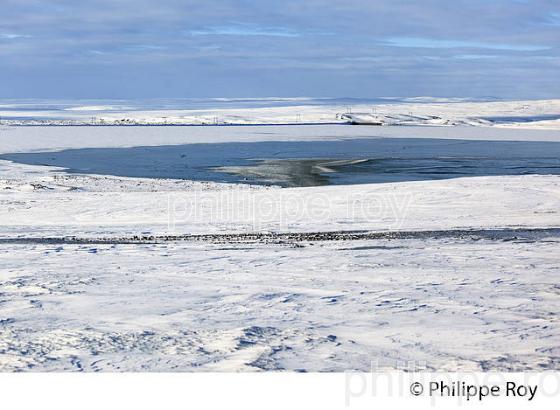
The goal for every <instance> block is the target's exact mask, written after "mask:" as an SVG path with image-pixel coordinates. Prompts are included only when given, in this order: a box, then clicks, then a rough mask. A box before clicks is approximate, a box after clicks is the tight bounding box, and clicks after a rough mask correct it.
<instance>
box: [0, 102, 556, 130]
mask: <svg viewBox="0 0 560 410" xmlns="http://www.w3.org/2000/svg"><path fill="white" fill-rule="evenodd" d="M220 102H221V105H220V104H219V103H220ZM0 120H1V121H2V123H4V124H13V125H15V124H27V125H33V124H35V125H48V124H50V125H156V124H157V125H166V124H177V125H225V124H238V125H243V124H298V123H306V124H324V123H328V124H331V123H341V124H342V123H349V122H354V123H376V124H383V125H436V126H456V125H462V126H496V127H508V128H517V127H521V128H544V129H559V128H560V100H535V101H502V100H490V101H471V100H466V99H463V100H462V99H442V98H427V97H425V98H392V99H377V100H370V101H368V100H337V99H310V98H308V99H306V98H296V99H260V100H259V99H252V100H245V101H244V100H241V101H240V100H234V101H231V102H229V101H227V100H224V101H218V100H208V101H200V102H198V103H197V102H193V101H181V100H179V101H173V102H172V103H169V102H168V103H164V102H153V101H152V102H145V103H143V104H134V103H132V102H129V101H121V102H103V101H101V102H96V101H84V102H82V103H81V104H80V103H76V102H74V103H69V102H60V103H58V104H55V103H43V104H40V103H37V102H26V101H13V102H5V103H2V104H0Z"/></svg>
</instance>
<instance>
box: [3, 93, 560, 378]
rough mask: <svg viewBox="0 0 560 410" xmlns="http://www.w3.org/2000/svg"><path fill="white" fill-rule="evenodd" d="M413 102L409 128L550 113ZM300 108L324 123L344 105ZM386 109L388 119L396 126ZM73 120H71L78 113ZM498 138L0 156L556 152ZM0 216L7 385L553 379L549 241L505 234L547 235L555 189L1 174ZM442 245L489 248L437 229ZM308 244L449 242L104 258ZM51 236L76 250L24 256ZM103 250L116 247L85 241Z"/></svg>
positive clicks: (357, 130) (7, 130) (247, 137)
mask: <svg viewBox="0 0 560 410" xmlns="http://www.w3.org/2000/svg"><path fill="white" fill-rule="evenodd" d="M411 104H415V105H414V106H415V107H417V109H418V112H417V111H414V112H413V113H414V115H431V114H429V112H431V113H433V112H434V111H435V109H436V108H437V109H438V110H439V111H438V112H439V114H441V113H442V112H444V111H445V112H446V113H448V114H446V115H449V116H451V113H456V114H453V115H457V116H458V117H459V116H462V117H461V118H466V117H469V118H470V117H471V114H469V115H467V116H465V112H466V110H467V108H466V107H470V108H468V109H469V110H470V111H469V112H470V113H473V114H472V115H473V116H474V117H476V118H482V117H508V116H510V115H511V113H512V110H513V108H512V107H523V106H527V108H526V109H525V111H526V112H527V116H531V115H533V116H536V115H537V114H539V115H553V114H554V110H555V108H554V107H556V110H557V111H556V112H559V111H560V110H559V109H558V108H560V106H558V103H557V102H555V101H552V102H515V103H507V104H510V105H509V106H507V107H506V106H505V105H503V104H506V103H503V102H496V103H490V102H484V103H474V102H468V103H467V102H445V103H444V102H437V103H435V102H433V101H429V102H407V103H406V104H405V105H406V106H407V107H408V105H411ZM477 104H478V105H477ZM493 104H496V105H493ZM499 104H502V105H500V106H498V105H499ZM514 104H518V105H514ZM555 104H556V106H555ZM300 107H301V106H299V107H298V108H300ZM305 107H307V108H306V109H308V110H309V111H308V112H309V113H311V112H312V111H313V110H317V112H319V111H320V112H321V113H323V114H321V115H326V116H327V114H328V115H331V114H332V113H335V114H336V111H337V110H338V109H339V108H340V107H332V106H328V105H327V106H314V105H313V106H305ZM305 107H304V108H305ZM398 107H399V104H392V105H391V106H390V108H389V106H387V107H386V108H387V110H389V109H390V110H395V111H394V112H395V113H400V114H402V115H410V113H409V111H410V110H409V108H406V109H405V108H403V107H404V105H402V104H401V106H400V108H398ZM500 107H501V108H500ZM78 108H79V107H78ZM78 108H76V107H74V108H73V109H71V110H68V112H71V113H82V110H80V109H78ZM95 108H96V109H99V111H101V112H103V113H106V112H108V107H107V106H104V107H95ZM91 109H92V107H89V108H87V109H84V110H85V111H88V110H91ZM230 109H232V108H228V110H230ZM292 109H294V107H293V106H290V107H275V108H262V107H260V108H247V110H251V113H250V114H247V113H242V114H240V115H241V116H242V117H243V118H251V121H255V122H267V121H263V119H264V118H265V116H264V115H265V114H264V113H265V112H269V113H268V114H266V115H270V118H271V119H274V121H272V120H271V121H269V122H282V121H284V120H281V119H282V118H288V117H287V116H286V117H282V116H283V115H284V114H283V113H285V112H287V111H289V110H292ZM384 109H385V108H384ZM399 109H400V111H399ZM424 109H425V110H426V111H425V112H424V111H422V112H420V110H424ZM222 110H223V109H222ZM266 110H268V111H266ZM330 110H332V112H331V111H330ZM378 110H380V109H379V108H378ZM500 110H502V111H500ZM238 111H239V110H237V111H236V112H238ZM300 111H302V112H303V110H300ZM514 111H515V110H514ZM134 112H135V115H138V116H139V117H138V118H141V117H142V115H144V114H143V113H142V112H140V111H134ZM459 112H460V113H461V114H459ZM255 113H258V115H263V117H258V118H257V117H256V115H257V114H255ZM475 113H476V115H475ZM35 114H36V112H35ZM152 114H153V112H151V114H150V115H152ZM400 114H399V115H400ZM80 115H81V114H80ZM104 115H105V114H104ZM119 115H120V113H119ZM158 115H159V114H158ZM165 115H174V113H166V114H165ZM236 115H237V114H236ZM290 115H292V114H290ZM305 115H307V114H305ZM309 115H315V114H309ZM434 115H438V113H435V114H434ZM440 116H441V115H440ZM301 117H302V119H301V122H308V119H307V117H305V116H304V114H303V113H302V114H301ZM142 118H144V117H142ZM309 118H311V117H309ZM313 118H315V117H313ZM325 118H326V117H325ZM548 122H550V120H548ZM552 122H553V123H554V120H552ZM471 124H474V122H472V123H471ZM481 124H482V123H481ZM508 124H509V126H512V124H513V125H514V127H513V128H506V127H502V126H491V127H490V126H486V125H487V124H482V125H484V126H480V127H478V126H477V127H425V126H424V127H373V126H360V127H357V126H356V127H354V126H339V125H313V126H303V125H300V126H263V127H259V126H248V127H242V126H239V127H51V126H47V127H15V126H6V125H3V126H0V154H6V153H14V152H33V151H58V150H62V149H68V148H88V147H89V148H93V147H133V146H147V145H151V146H156V145H175V144H191V143H209V144H211V143H221V142H235V141H237V142H240V141H244V142H251V141H296V140H297V141H300V140H306V141H320V140H325V139H329V140H330V139H344V138H383V137H391V138H403V137H407V138H411V137H415V138H445V139H449V140H450V141H460V140H480V141H484V140H494V141H533V142H537V141H543V142H558V143H559V144H560V130H554V129H544V128H546V127H549V126H550V124H549V125H547V126H546V127H543V126H542V124H539V121H537V122H532V123H524V127H527V126H529V125H531V126H532V127H533V128H534V129H525V128H522V126H521V125H520V124H521V123H515V124H514V123H513V122H509V123H508ZM516 124H517V125H519V126H517V125H516ZM555 127H557V124H556V125H555V124H552V126H551V128H555ZM458 149H461V146H460V145H459V146H458ZM0 204H1V207H0V226H1V227H0V369H1V370H4V371H12V370H82V369H83V370H121V371H126V370H138V371H141V370H151V371H158V370H180V371H199V370H200V371H212V370H218V371H228V370H259V369H265V370H279V369H286V370H301V371H343V370H349V369H358V370H368V369H369V368H370V365H371V362H372V361H373V362H378V363H379V364H380V365H381V366H382V367H387V368H395V367H398V366H399V365H401V366H402V363H403V362H405V361H410V360H416V361H420V362H422V363H424V364H425V365H426V366H427V367H428V368H430V369H435V370H458V369H461V370H489V369H494V370H527V369H530V370H543V369H555V370H558V369H560V326H559V323H558V313H559V310H560V288H559V286H558V278H559V276H558V272H559V271H560V259H558V257H557V255H558V254H559V253H560V252H559V251H560V246H559V245H560V237H558V234H557V232H556V231H543V232H544V234H542V235H540V236H538V237H526V235H524V234H522V233H521V234H516V233H515V232H517V231H512V229H530V228H540V229H543V228H544V229H547V228H558V227H560V176H555V175H520V176H496V177H476V178H457V179H447V180H441V181H419V182H402V183H388V184H365V185H349V186H323V187H307V188H285V189H281V188H278V187H262V186H261V187H256V186H249V185H233V184H219V183H214V182H201V181H198V182H197V181H182V180H171V179H169V180H163V179H159V180H158V179H142V178H126V177H115V176H109V175H107V176H105V175H86V174H67V173H65V172H64V171H63V170H62V169H53V168H52V167H45V166H31V165H23V164H15V163H12V162H9V161H0ZM458 229H482V230H488V231H489V232H493V231H496V232H498V231H500V232H505V234H504V235H503V236H500V237H496V238H493V237H484V236H482V237H476V236H475V237H473V236H469V235H467V236H465V235H453V233H452V232H451V233H449V232H448V231H452V230H458ZM320 231H323V232H333V231H368V232H369V231H373V232H393V231H438V232H448V233H447V234H446V235H444V236H438V235H434V236H431V235H430V234H427V235H426V237H425V238H421V239H420V238H399V237H394V238H391V237H388V238H380V239H360V240H335V241H311V240H306V239H303V240H282V241H272V242H270V243H265V242H262V241H259V240H252V241H240V242H239V241H234V242H228V241H227V240H224V241H218V242H216V241H210V242H190V241H165V240H162V241H160V242H159V243H136V244H125V243H120V242H122V241H121V240H122V239H123V238H124V239H127V238H128V239H131V238H133V237H135V236H150V235H183V234H208V233H216V234H220V233H258V232H260V233H269V232H320ZM52 237H57V238H62V237H73V238H77V239H79V240H83V243H72V241H68V243H64V238H62V239H61V240H60V241H59V242H58V243H56V244H53V243H48V242H41V240H40V238H52ZM18 238H19V240H20V242H19V243H17V241H15V239H18ZM28 239H29V241H28V242H27V243H25V241H26V240H28ZM31 239H33V241H31ZM100 239H103V240H104V241H105V240H107V239H109V241H111V239H114V241H115V243H114V244H102V243H95V242H96V240H98V242H103V241H99V240H100ZM87 241H90V242H91V243H87ZM78 242H79V241H78Z"/></svg>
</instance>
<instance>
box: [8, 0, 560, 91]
mask: <svg viewBox="0 0 560 410" xmlns="http://www.w3.org/2000/svg"><path fill="white" fill-rule="evenodd" d="M272 96H274V97H294V96H308V97H356V98H374V97H381V96H385V97H410V96H437V97H497V98H507V99H512V98H560V1H558V0H535V1H530V0H453V1H449V0H422V1H418V0H416V1H401V0H390V1H389V0H386V1H381V0H282V1H272V0H259V1H257V0H80V1H76V0H0V99H12V98H16V99H18V98H41V99H96V98H100V99H120V98H122V99H149V98H204V97H272Z"/></svg>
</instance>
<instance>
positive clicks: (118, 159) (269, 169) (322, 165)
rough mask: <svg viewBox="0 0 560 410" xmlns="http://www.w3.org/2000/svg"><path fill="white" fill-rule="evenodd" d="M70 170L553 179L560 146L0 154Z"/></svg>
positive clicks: (269, 146) (292, 179)
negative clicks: (528, 177) (535, 177)
mask: <svg viewBox="0 0 560 410" xmlns="http://www.w3.org/2000/svg"><path fill="white" fill-rule="evenodd" d="M0 159H4V160H10V161H14V162H17V163H23V164H31V165H48V166H55V167H62V168H65V169H66V170H67V172H70V173H86V174H101V175H115V176H124V177H144V178H171V179H188V180H195V181H214V182H229V183H252V184H265V185H267V184H274V185H280V186H284V187H298V186H320V185H347V184H367V183H383V182H404V181H422V180H438V179H448V178H457V177H469V176H497V175H530V174H539V175H558V174H560V143H558V142H543V141H484V140H461V139H437V138H422V139H417V138H350V139H344V138H342V139H335V140H320V141H259V142H225V143H212V144H205V143H195V144H183V145H163V146H150V147H147V146H141V147H131V148H80V149H67V150H63V151H59V152H33V153H15V154H5V155H0Z"/></svg>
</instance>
